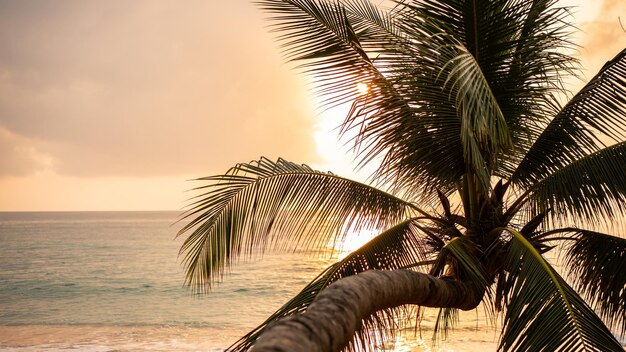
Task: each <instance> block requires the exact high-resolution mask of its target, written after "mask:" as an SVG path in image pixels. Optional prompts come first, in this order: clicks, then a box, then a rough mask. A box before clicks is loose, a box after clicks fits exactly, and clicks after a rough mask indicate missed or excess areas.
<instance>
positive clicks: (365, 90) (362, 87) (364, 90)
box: [356, 82, 370, 95]
mask: <svg viewBox="0 0 626 352" xmlns="http://www.w3.org/2000/svg"><path fill="white" fill-rule="evenodd" d="M356 90H357V91H358V92H359V94H361V95H365V94H367V93H368V92H369V91H370V87H369V86H368V85H367V84H365V83H363V82H359V83H357V84H356Z"/></svg>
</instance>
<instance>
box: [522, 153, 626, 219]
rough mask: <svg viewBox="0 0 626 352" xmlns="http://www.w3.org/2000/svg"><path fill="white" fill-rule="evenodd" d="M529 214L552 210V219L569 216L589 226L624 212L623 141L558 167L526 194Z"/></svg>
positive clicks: (625, 164)
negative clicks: (581, 220) (584, 220)
mask: <svg viewBox="0 0 626 352" xmlns="http://www.w3.org/2000/svg"><path fill="white" fill-rule="evenodd" d="M527 192H528V193H529V198H530V202H531V207H532V208H533V209H534V210H533V211H532V212H531V213H534V214H536V213H539V212H541V211H543V210H546V209H552V215H553V217H554V218H561V219H566V216H568V215H573V216H576V217H578V218H583V219H586V220H587V221H589V222H591V223H599V222H600V221H601V220H602V219H603V217H606V216H608V217H614V216H616V215H617V214H621V213H623V211H624V207H623V204H624V201H626V142H622V143H619V144H615V145H613V146H611V147H607V148H605V149H602V150H600V151H598V152H595V153H593V154H590V155H588V156H585V157H582V158H581V159H579V160H576V161H574V162H572V163H570V164H569V165H567V166H564V167H562V168H560V169H559V170H557V171H555V172H553V173H552V174H550V175H549V176H546V177H545V178H544V179H543V180H541V181H540V182H537V183H535V184H534V185H532V186H531V187H530V188H529V189H528V191H527Z"/></svg>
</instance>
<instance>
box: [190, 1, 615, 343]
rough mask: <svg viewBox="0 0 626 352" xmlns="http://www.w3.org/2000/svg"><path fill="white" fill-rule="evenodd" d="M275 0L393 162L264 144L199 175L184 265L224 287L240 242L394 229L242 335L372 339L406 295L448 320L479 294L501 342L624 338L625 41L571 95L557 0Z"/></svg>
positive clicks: (277, 22)
mask: <svg viewBox="0 0 626 352" xmlns="http://www.w3.org/2000/svg"><path fill="white" fill-rule="evenodd" d="M257 3H258V4H259V5H260V6H261V7H262V8H263V9H264V10H265V11H267V12H269V13H270V14H271V16H272V17H271V19H272V20H273V23H274V27H273V29H274V30H275V31H277V32H278V33H280V37H279V38H280V40H282V43H283V44H284V48H285V52H286V55H287V57H288V58H289V59H291V60H293V61H296V62H299V63H301V65H300V67H301V68H303V69H304V70H305V71H306V72H307V73H308V74H310V75H311V77H312V78H313V81H314V82H315V85H316V87H317V88H318V91H319V93H320V94H322V95H323V96H324V97H325V102H326V104H328V105H329V106H334V105H340V104H345V103H350V104H351V109H350V111H349V113H348V115H347V117H346V119H345V121H344V122H343V124H342V125H341V129H342V132H343V133H344V135H345V136H348V138H349V139H350V141H352V142H353V143H354V150H355V155H356V157H357V158H358V160H359V162H360V165H366V164H371V163H375V164H376V165H377V169H376V171H375V172H374V173H373V175H371V177H370V184H363V183H359V182H355V181H352V180H349V179H346V178H343V177H340V176H337V175H335V174H332V173H326V172H319V171H315V170H313V169H311V168H310V167H308V166H306V165H300V164H296V163H292V162H289V161H286V160H282V159H279V160H277V161H272V160H268V159H265V158H262V159H260V160H258V161H254V162H250V163H243V164H238V165H237V166H235V167H234V168H232V169H231V170H229V171H228V172H227V173H225V174H223V175H218V176H211V177H206V178H203V179H201V180H203V181H206V182H207V183H206V185H205V186H202V187H200V190H201V193H200V195H198V196H197V198H195V199H194V201H193V202H192V203H191V205H190V207H189V209H188V210H187V212H186V213H185V214H184V216H185V217H186V218H188V219H190V222H189V223H188V225H186V226H185V227H184V228H183V229H182V230H181V232H180V234H185V235H186V236H187V238H186V240H185V241H184V244H183V245H182V248H181V255H182V256H183V258H184V264H185V266H186V270H187V271H186V282H187V283H188V284H189V285H191V286H192V287H194V288H195V289H198V290H206V289H209V288H210V286H211V284H212V283H213V282H214V281H215V279H216V278H219V277H221V275H222V274H223V272H224V270H225V267H227V266H228V265H229V264H230V263H232V262H233V260H234V259H235V258H237V257H238V256H239V255H242V254H246V255H247V254H251V253H255V252H259V251H262V250H264V249H267V248H277V247H278V248H292V249H294V248H309V249H312V248H317V246H319V245H321V244H325V243H327V242H328V241H329V240H332V239H334V240H341V238H342V237H343V236H345V235H346V234H347V233H350V232H355V231H356V232H358V231H362V230H376V231H378V232H379V233H380V234H379V235H378V236H376V237H375V238H373V239H372V240H371V241H370V242H368V243H367V244H366V245H364V246H363V247H361V248H359V249H358V250H356V251H355V252H353V253H351V254H350V255H348V256H347V257H345V258H344V259H342V260H340V261H338V262H336V263H334V264H333V265H331V266H329V267H328V268H327V269H326V270H324V271H323V272H322V273H321V274H320V275H319V276H318V277H317V278H316V279H315V280H313V281H312V282H311V283H309V284H308V285H307V286H306V287H305V288H304V289H303V290H302V291H301V292H300V293H299V294H298V295H297V296H296V297H294V298H293V299H292V300H290V301H289V302H288V303H286V304H285V305H284V306H283V307H282V308H280V309H279V310H278V311H277V312H276V313H274V314H273V315H272V316H271V317H269V318H268V320H267V321H266V322H265V323H263V324H262V325H260V326H259V327H258V328H256V329H255V330H254V331H252V332H250V333H249V334H247V335H246V336H244V337H243V338H242V339H241V340H239V341H238V342H236V343H235V344H234V345H233V346H231V347H230V349H229V350H230V351H243V350H247V349H249V348H251V347H252V346H253V345H255V347H254V348H256V349H257V350H263V346H266V345H270V346H273V345H274V344H275V343H276V341H277V339H278V341H279V343H283V344H286V345H285V346H287V347H284V348H285V349H284V350H292V349H291V347H289V346H291V345H289V343H292V342H293V341H295V343H296V346H297V347H298V348H300V349H299V350H309V349H317V350H333V351H334V350H340V349H343V348H346V347H347V348H348V349H357V348H360V347H364V346H365V347H366V346H369V345H370V344H372V343H375V340H376V338H375V337H372V336H377V335H372V332H373V331H383V332H384V331H386V330H393V329H394V324H393V321H394V319H395V317H396V316H398V315H399V314H402V313H403V311H404V307H406V304H413V305H418V306H421V307H438V308H440V309H441V311H440V315H439V316H440V320H441V321H440V322H439V323H438V325H439V326H443V327H446V326H448V324H449V323H450V320H451V318H452V317H454V316H455V314H456V313H457V310H458V309H463V310H470V309H474V308H475V307H476V306H477V305H478V304H480V303H483V304H484V305H485V306H486V307H487V308H488V310H489V312H491V313H492V314H494V315H495V316H501V317H502V318H503V319H502V324H501V325H502V332H501V336H500V344H499V349H500V350H505V351H508V350H515V351H518V350H519V351H556V350H560V351H623V348H622V346H621V345H620V343H619V342H618V341H617V340H616V339H615V337H614V336H613V334H612V333H611V332H610V329H614V330H615V331H617V332H621V333H622V334H623V333H624V332H625V330H626V323H625V322H626V319H625V317H626V289H625V288H626V272H625V269H626V240H625V239H624V238H620V237H616V236H612V235H609V234H606V233H603V231H606V230H605V229H606V228H608V227H607V224H612V223H615V222H616V221H617V220H618V219H619V218H620V217H621V216H622V215H623V214H624V210H625V207H626V202H625V200H626V139H625V136H626V50H624V51H622V52H621V53H620V54H618V55H617V56H616V57H615V58H614V59H612V60H611V61H609V62H607V63H606V65H604V67H602V69H601V70H600V72H599V73H598V74H597V75H596V76H595V77H593V78H592V79H591V81H589V83H587V84H586V85H585V86H584V88H583V89H582V90H581V91H580V92H578V93H577V94H574V95H573V96H572V97H571V99H570V100H569V101H567V102H566V103H564V104H563V103H562V102H561V101H562V100H563V97H564V96H567V92H566V90H565V88H564V85H563V83H562V82H563V79H564V78H565V77H569V76H572V75H576V72H577V71H576V69H577V64H578V62H577V60H576V59H575V58H573V57H572V56H570V55H569V54H568V52H572V50H571V49H574V48H575V47H576V46H575V45H574V44H573V43H571V42H570V41H569V39H568V38H569V37H568V35H569V34H570V32H572V31H573V29H572V26H571V24H570V23H568V16H569V12H568V9H567V8H562V7H558V6H557V4H556V0H532V1H531V0H413V1H409V0H406V1H398V2H397V3H396V4H395V6H394V7H393V8H391V9H384V8H380V7H379V6H375V5H373V4H371V3H370V2H368V1H366V0H354V1H341V2H340V1H324V0H258V1H257ZM358 83H361V84H366V85H367V86H368V87H369V89H368V92H367V93H366V94H362V93H359V91H358V90H357V84H358ZM603 229H604V230H603ZM547 253H559V255H558V256H555V255H548V256H546V254H547ZM557 259H560V263H561V266H562V268H561V269H559V270H558V271H557V269H555V267H554V266H553V263H556V262H555V260H557ZM355 274H358V275H355ZM603 320H604V323H603ZM270 323H273V324H272V325H271V327H270V328H267V327H268V325H270ZM302 328H303V329H305V330H307V332H305V333H304V335H298V331H299V330H300V329H302ZM259 336H261V338H259ZM290 339H291V340H290ZM290 341H291V342H290ZM308 343H311V345H307V344H308ZM293 350H296V349H295V347H294V349H293Z"/></svg>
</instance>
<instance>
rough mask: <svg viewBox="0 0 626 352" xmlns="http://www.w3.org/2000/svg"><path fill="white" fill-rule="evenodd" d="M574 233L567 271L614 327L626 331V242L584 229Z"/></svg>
mask: <svg viewBox="0 0 626 352" xmlns="http://www.w3.org/2000/svg"><path fill="white" fill-rule="evenodd" d="M569 231H572V232H574V236H573V237H572V239H573V240H574V242H573V243H571V244H570V245H569V246H568V248H567V251H565V257H566V260H565V266H564V269H565V270H566V271H567V272H568V277H569V278H571V279H572V280H573V282H574V287H575V288H576V289H577V290H578V292H582V293H583V294H584V296H585V298H586V299H587V302H591V306H592V307H593V308H595V309H596V310H597V311H598V312H599V313H600V315H601V317H602V318H604V320H605V321H606V322H607V324H608V326H609V327H610V328H615V329H620V331H621V333H622V334H624V333H625V332H626V275H624V274H623V270H624V269H625V268H626V239H624V238H620V237H615V236H611V235H608V234H604V233H599V232H594V231H588V230H583V229H569Z"/></svg>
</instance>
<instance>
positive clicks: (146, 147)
mask: <svg viewBox="0 0 626 352" xmlns="http://www.w3.org/2000/svg"><path fill="white" fill-rule="evenodd" d="M561 3H562V4H563V5H574V6H577V8H575V9H574V18H573V20H574V21H575V23H576V24H577V25H578V26H579V28H580V29H581V32H580V33H578V34H577V35H576V37H575V38H576V42H577V43H578V44H580V45H582V46H583V48H581V50H580V53H579V55H580V58H581V59H582V64H583V66H584V67H585V68H587V69H588V71H587V72H585V75H586V77H587V78H590V77H591V76H593V74H594V73H595V72H596V71H597V70H598V69H599V68H600V67H601V66H602V65H603V64H604V62H606V61H607V60H609V59H611V58H612V57H613V56H614V55H615V54H616V53H617V52H619V51H620V50H621V49H623V48H624V47H626V32H625V31H624V30H623V29H622V28H621V26H620V22H619V19H618V18H621V19H622V20H621V21H622V23H623V24H624V26H626V0H604V1H591V0H587V1H583V0H564V1H561ZM264 16H265V15H264V14H263V13H261V11H259V10H258V9H257V8H255V7H254V6H253V5H252V3H251V1H248V0H229V1H224V0H221V1H218V0H212V1H206V0H188V1H185V2H182V3H181V2H176V1H173V0H133V1H109V0H91V1H82V0H76V1H70V0H63V1H53V0H47V1H46V0H39V1H18V0H10V1H5V0H0V47H1V48H2V50H0V160H1V162H0V211H11V210H168V209H173V210H176V209H180V208H181V207H183V206H184V205H185V200H186V198H187V197H188V196H189V194H188V193H187V194H186V193H185V192H184V191H185V190H187V189H189V188H191V187H193V186H194V185H195V183H193V182H189V181H186V180H188V179H190V178H195V177H201V176H206V175H211V174H216V173H222V172H224V171H226V170H227V169H228V168H229V167H230V166H232V165H234V164H235V163H237V162H247V161H250V160H253V159H258V158H259V157H260V156H261V155H264V156H267V157H269V158H271V159H275V158H277V157H279V156H282V157H284V158H286V159H288V160H291V161H295V162H300V163H307V164H310V165H313V166H314V167H316V168H321V169H324V170H332V171H335V172H337V173H339V174H342V175H346V174H350V173H351V171H350V170H351V166H350V165H348V160H350V156H349V155H348V156H345V155H343V152H340V151H339V152H338V150H340V149H342V148H341V145H342V144H343V143H341V142H339V143H336V142H335V140H336V135H335V133H334V132H333V131H332V128H333V127H334V126H335V125H336V124H337V123H338V120H339V118H340V117H341V114H342V111H341V109H337V110H333V111H327V112H321V111H319V109H318V110H316V109H315V106H316V99H315V97H314V96H313V95H312V94H311V93H310V90H309V87H307V85H306V79H305V76H304V75H302V74H298V73H297V72H296V71H295V70H293V69H292V67H291V66H290V65H287V64H285V62H284V59H283V58H282V57H281V54H280V49H279V48H278V45H277V44H276V42H275V41H274V39H273V37H272V35H271V34H270V33H269V32H268V29H267V28H266V25H267V22H265V21H264V20H263V18H264ZM343 150H345V148H343Z"/></svg>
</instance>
